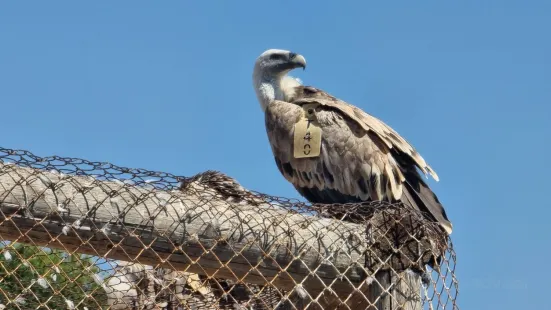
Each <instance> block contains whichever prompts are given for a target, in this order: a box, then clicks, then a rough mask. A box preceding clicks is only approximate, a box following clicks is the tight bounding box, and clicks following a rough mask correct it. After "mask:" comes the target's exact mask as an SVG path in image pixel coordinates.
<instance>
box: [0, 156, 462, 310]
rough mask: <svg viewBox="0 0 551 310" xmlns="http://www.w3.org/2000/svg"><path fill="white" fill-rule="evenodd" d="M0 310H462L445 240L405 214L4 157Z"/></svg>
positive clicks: (415, 215) (219, 183)
mask: <svg viewBox="0 0 551 310" xmlns="http://www.w3.org/2000/svg"><path fill="white" fill-rule="evenodd" d="M0 160H1V161H0V207H1V209H0V210H1V213H0V242H1V244H0V251H1V253H0V267H1V268H0V309H355V310H356V309H458V306H457V304H456V296H457V293H458V283H457V280H456V278H455V275H454V271H455V253H454V251H453V247H452V243H451V239H450V238H449V237H448V236H446V235H445V234H444V233H443V231H442V230H441V229H440V227H439V226H438V225H437V224H435V223H432V222H431V221H428V220H427V219H426V217H425V216H424V215H423V214H421V213H419V212H417V211H413V210H410V209H408V208H406V207H405V206H403V205H401V204H389V203H383V202H370V203H363V204H347V205H312V204H307V203H303V202H300V201H298V200H294V199H285V198H281V197H273V196H268V195H265V194H261V193H257V192H254V191H249V190H247V189H244V188H243V187H241V186H240V185H239V183H237V181H235V180H234V179H232V178H231V177H228V176H226V175H224V174H222V173H220V172H216V171H207V172H204V173H200V174H198V175H195V176H193V177H189V178H187V177H178V176H174V175H171V174H168V173H161V172H153V171H147V170H143V169H130V168H124V167H118V166H115V165H113V164H110V163H104V162H90V161H86V160H82V159H76V158H63V157H58V156H53V157H38V156H35V155H33V154H31V153H30V152H27V151H21V150H10V149H3V148H0Z"/></svg>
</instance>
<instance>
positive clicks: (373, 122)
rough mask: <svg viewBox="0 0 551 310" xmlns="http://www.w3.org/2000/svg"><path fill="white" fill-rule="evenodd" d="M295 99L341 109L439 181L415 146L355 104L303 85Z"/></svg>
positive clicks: (296, 102)
mask: <svg viewBox="0 0 551 310" xmlns="http://www.w3.org/2000/svg"><path fill="white" fill-rule="evenodd" d="M296 97H297V99H296V100H293V103H294V104H298V105H301V104H305V103H312V102H316V103H319V104H321V105H324V106H326V107H329V108H333V109H336V110H338V111H340V112H341V113H342V114H343V115H345V116H346V117H348V118H349V119H351V120H353V121H354V122H355V123H357V124H358V125H359V126H361V127H362V128H363V129H364V130H366V131H368V132H373V133H374V134H376V135H377V136H378V137H379V138H380V139H381V141H382V142H384V143H385V144H386V146H387V147H388V148H391V149H392V148H396V149H398V150H399V151H401V152H402V153H404V154H406V155H407V156H409V157H410V158H411V159H412V160H413V161H414V162H415V164H416V165H417V167H418V168H419V169H420V170H421V171H422V172H423V173H424V174H425V175H427V174H429V175H431V176H432V177H433V178H434V179H435V180H436V181H439V178H438V175H437V174H436V172H435V171H434V170H433V169H432V168H431V167H430V166H429V165H428V164H427V163H426V161H425V160H424V159H423V157H422V156H421V155H420V154H419V153H418V152H417V151H416V150H415V148H414V147H413V146H412V145H411V144H410V143H409V142H408V141H407V140H406V139H404V138H403V137H402V136H401V135H400V134H398V133H397V132H396V131H395V130H394V129H392V128H391V127H390V126H388V125H387V124H386V123H384V122H383V121H381V120H380V119H378V118H376V117H374V116H372V115H370V114H368V113H366V112H365V111H363V110H361V109H359V108H358V107H356V106H353V105H351V104H349V103H347V102H345V101H342V100H340V99H337V98H335V97H333V96H331V95H329V94H327V93H326V92H324V91H321V90H319V89H316V88H313V87H310V86H302V87H300V90H299V91H298V92H297V95H296Z"/></svg>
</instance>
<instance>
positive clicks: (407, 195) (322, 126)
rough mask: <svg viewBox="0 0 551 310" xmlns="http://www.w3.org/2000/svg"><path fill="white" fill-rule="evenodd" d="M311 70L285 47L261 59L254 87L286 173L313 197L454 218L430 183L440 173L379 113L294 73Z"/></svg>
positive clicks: (433, 217)
mask: <svg viewBox="0 0 551 310" xmlns="http://www.w3.org/2000/svg"><path fill="white" fill-rule="evenodd" d="M296 68H303V69H305V68H306V60H305V58H304V57H303V56H302V55H299V54H296V53H293V52H290V51H286V50H278V49H270V50H267V51H265V52H264V53H262V54H261V55H260V56H259V57H258V58H257V60H256V63H255V66H254V72H253V85H254V89H255V91H256V95H257V97H258V100H259V102H260V106H261V108H262V110H263V111H264V114H265V125H266V131H267V134H268V140H269V142H270V145H271V148H272V152H273V155H274V157H275V162H276V164H277V167H278V169H279V171H280V172H281V173H282V174H283V176H284V177H285V179H287V181H289V182H291V183H292V184H293V185H294V187H295V188H296V189H297V191H298V192H299V193H300V194H301V195H302V196H304V197H305V198H306V199H307V200H308V201H310V202H313V203H353V202H362V201H388V202H398V201H401V202H402V203H404V204H405V205H407V206H411V207H413V208H415V209H418V210H420V211H423V212H425V213H428V214H429V217H431V218H430V219H431V220H433V221H436V222H438V223H439V224H440V226H441V227H443V228H444V230H445V231H446V232H447V233H448V234H451V231H452V224H451V222H450V221H449V220H448V217H447V215H446V212H445V210H444V208H443V206H442V205H441V204H440V202H439V201H438V198H437V197H436V195H435V194H434V193H433V192H432V191H431V190H430V188H429V187H428V185H427V184H426V183H425V182H424V181H423V179H422V177H421V174H420V173H419V172H418V171H417V169H419V170H420V171H421V172H422V173H423V174H424V175H425V176H427V175H431V176H432V177H433V178H434V179H435V180H436V181H438V176H437V175H436V173H435V172H434V170H432V168H431V167H430V166H429V165H428V164H427V163H426V162H425V160H424V159H423V157H421V155H420V154H419V153H417V151H416V150H415V149H414V148H413V146H411V145H410V144H409V143H408V142H407V141H406V140H405V139H404V138H402V137H401V136H400V135H399V134H398V133H397V132H396V131H394V130H393V129H392V128H390V127H389V126H388V125H386V124H385V123H383V122H382V121H381V120H379V119H377V118H375V117H374V116H372V115H370V114H368V113H366V112H364V111H362V110H361V109H359V108H357V107H355V106H353V105H351V104H349V103H347V102H344V101H342V100H339V99H338V98H335V97H333V96H331V95H330V94H328V93H326V92H324V91H323V90H320V89H317V88H314V87H311V86H304V85H302V84H301V83H300V82H299V81H298V80H297V79H295V78H293V77H290V76H288V75H287V73H288V72H289V71H291V70H293V69H296Z"/></svg>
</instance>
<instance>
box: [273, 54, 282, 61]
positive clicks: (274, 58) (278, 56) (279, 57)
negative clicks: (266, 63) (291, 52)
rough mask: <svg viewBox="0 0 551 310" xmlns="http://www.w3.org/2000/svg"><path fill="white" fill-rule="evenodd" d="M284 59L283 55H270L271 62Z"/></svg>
mask: <svg viewBox="0 0 551 310" xmlns="http://www.w3.org/2000/svg"><path fill="white" fill-rule="evenodd" d="M284 58H285V55H283V54H272V55H270V59H271V60H282V59H284Z"/></svg>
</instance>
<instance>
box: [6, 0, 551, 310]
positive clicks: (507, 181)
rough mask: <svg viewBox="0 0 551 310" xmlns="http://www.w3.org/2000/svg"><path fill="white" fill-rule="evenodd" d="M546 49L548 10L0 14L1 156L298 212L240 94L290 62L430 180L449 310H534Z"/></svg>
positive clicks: (256, 114)
mask: <svg viewBox="0 0 551 310" xmlns="http://www.w3.org/2000/svg"><path fill="white" fill-rule="evenodd" d="M550 33H551V2H549V1H520V0H519V1H508V0H501V1H497V0H495V1H475V0H468V1H416V2H415V3H414V2H413V1H392V2H391V1H376V2H375V1H288V0H287V1H258V0H257V1H252V0H247V1H244V0H240V1H178V2H177V1H155V2H154V1H88V2H87V3H84V2H76V1H55V2H54V1H35V2H29V1H25V2H24V1H2V2H1V3H0V115H1V123H2V128H3V130H2V134H1V138H0V146H2V147H6V148H18V149H26V150H29V151H31V152H33V153H35V154H37V155H40V156H48V155H61V156H71V157H81V158H85V159H89V160H94V161H109V162H112V163H114V164H118V165H122V166H127V167H135V168H145V169H151V170H160V171H166V172H171V173H174V174H177V175H185V176H189V175H193V174H195V173H198V172H200V171H203V170H206V169H217V170H220V171H222V172H224V173H227V174H229V175H231V176H233V177H235V178H237V180H239V181H240V182H241V183H242V184H243V185H244V186H246V187H248V188H251V189H254V190H258V191H261V192H266V193H269V194H272V195H277V196H287V197H293V198H298V194H297V193H296V192H295V190H294V189H293V187H292V186H291V185H290V184H288V183H287V182H286V181H285V180H284V179H283V177H281V176H280V174H279V172H278V170H277V168H276V166H275V163H274V161H273V158H272V154H271V150H270V147H269V144H268V141H267V137H266V133H265V129H264V123H263V114H262V112H261V110H260V107H259V105H258V103H257V101H256V97H255V94H254V91H253V88H252V82H251V73H252V68H253V64H254V61H255V58H256V57H257V56H258V55H259V54H260V53H261V52H263V51H264V50H265V49H268V48H283V49H290V50H292V51H295V52H297V53H300V54H303V55H304V56H305V57H306V60H307V62H308V68H307V70H306V71H297V72H295V76H298V77H300V78H301V79H302V80H303V81H304V82H305V84H308V85H312V86H315V87H319V88H322V89H324V90H326V91H328V92H329V93H331V94H333V95H335V96H337V97H340V98H341V99H344V100H346V101H348V102H350V103H352V104H355V105H357V106H359V107H360V108H362V109H364V110H365V111H367V112H369V113H371V114H373V115H375V116H377V117H379V118H381V119H382V120H384V121H385V122H387V123H388V124H389V125H390V126H392V127H393V128H395V129H396V130H397V131H398V132H399V133H401V134H402V135H403V136H405V137H406V139H408V140H409V141H410V142H411V143H412V144H413V145H414V146H415V147H416V148H417V150H418V151H419V152H420V153H421V154H422V155H423V156H424V158H425V159H426V160H427V161H428V162H429V164H430V165H432V167H433V168H434V169H435V170H436V172H437V173H438V174H439V176H440V180H441V181H440V182H438V183H436V182H434V181H432V180H431V181H429V182H430V183H429V184H430V185H431V186H432V188H433V189H434V191H435V192H436V193H437V194H438V196H439V197H440V200H441V201H442V202H443V203H444V205H445V207H446V209H447V212H448V215H449V217H450V219H451V220H452V222H453V223H454V228H455V231H454V233H453V235H452V236H453V241H454V244H455V248H456V251H457V254H458V265H457V276H458V278H459V281H460V293H459V305H460V307H461V309H551V308H550V306H549V303H548V295H549V291H550V290H551V281H550V280H549V276H550V272H549V268H548V267H547V263H549V261H550V260H551V249H550V246H551V242H550V239H551V230H550V226H551V224H550V223H549V218H550V217H551V203H550V201H549V200H548V198H549V196H548V195H549V193H550V190H551V189H550V188H549V185H550V181H549V175H550V173H551V169H550V167H549V159H548V157H549V151H550V150H551V149H550V142H551V141H550V140H551V139H550V134H551V125H550V123H551V118H550V117H551V108H550V104H551V34H550ZM540 266H544V267H543V268H542V269H540V268H538V267H540Z"/></svg>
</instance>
